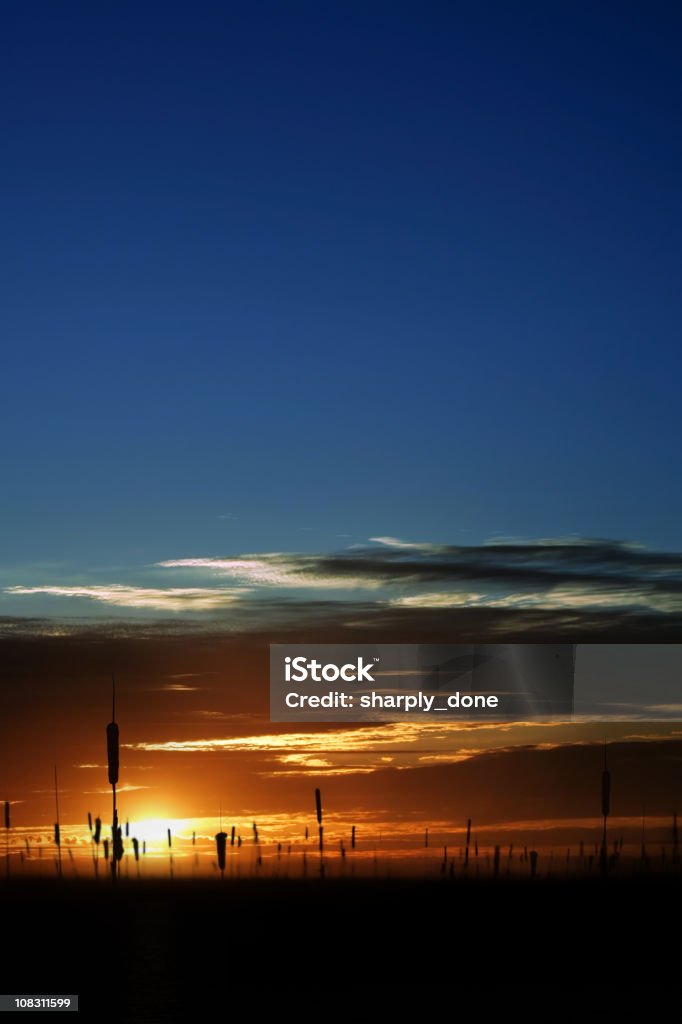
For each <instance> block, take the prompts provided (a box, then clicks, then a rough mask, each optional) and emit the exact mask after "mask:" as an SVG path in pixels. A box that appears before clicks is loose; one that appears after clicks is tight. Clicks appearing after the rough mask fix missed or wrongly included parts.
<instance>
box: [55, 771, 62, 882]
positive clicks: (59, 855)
mask: <svg viewBox="0 0 682 1024" xmlns="http://www.w3.org/2000/svg"><path fill="white" fill-rule="evenodd" d="M54 802H55V808H56V811H57V820H56V821H55V823H54V842H55V846H56V847H57V874H58V875H59V877H60V878H61V877H62V841H61V832H60V829H59V786H58V785H57V765H55V766H54Z"/></svg>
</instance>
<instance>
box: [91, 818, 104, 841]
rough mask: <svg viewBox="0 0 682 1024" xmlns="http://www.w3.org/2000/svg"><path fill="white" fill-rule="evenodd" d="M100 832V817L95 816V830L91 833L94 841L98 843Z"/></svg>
mask: <svg viewBox="0 0 682 1024" xmlns="http://www.w3.org/2000/svg"><path fill="white" fill-rule="evenodd" d="M101 834H102V819H101V818H95V831H94V832H93V834H92V838H93V839H94V841H95V842H96V843H97V844H99V840H100V836H101Z"/></svg>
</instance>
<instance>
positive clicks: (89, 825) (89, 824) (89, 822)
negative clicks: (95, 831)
mask: <svg viewBox="0 0 682 1024" xmlns="http://www.w3.org/2000/svg"><path fill="white" fill-rule="evenodd" d="M88 831H89V832H90V834H91V835H92V815H91V814H90V811H88Z"/></svg>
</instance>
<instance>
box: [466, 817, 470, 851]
mask: <svg viewBox="0 0 682 1024" xmlns="http://www.w3.org/2000/svg"><path fill="white" fill-rule="evenodd" d="M470 842H471V818H467V846H468V845H469V843H470Z"/></svg>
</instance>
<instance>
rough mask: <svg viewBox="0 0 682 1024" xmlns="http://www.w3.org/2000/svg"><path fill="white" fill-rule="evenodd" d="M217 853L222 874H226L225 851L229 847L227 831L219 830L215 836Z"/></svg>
mask: <svg viewBox="0 0 682 1024" xmlns="http://www.w3.org/2000/svg"><path fill="white" fill-rule="evenodd" d="M215 845H216V853H217V854H218V867H219V868H220V874H221V875H222V876H223V877H224V875H225V853H226V849H227V832H222V831H221V832H218V833H216V837H215Z"/></svg>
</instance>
